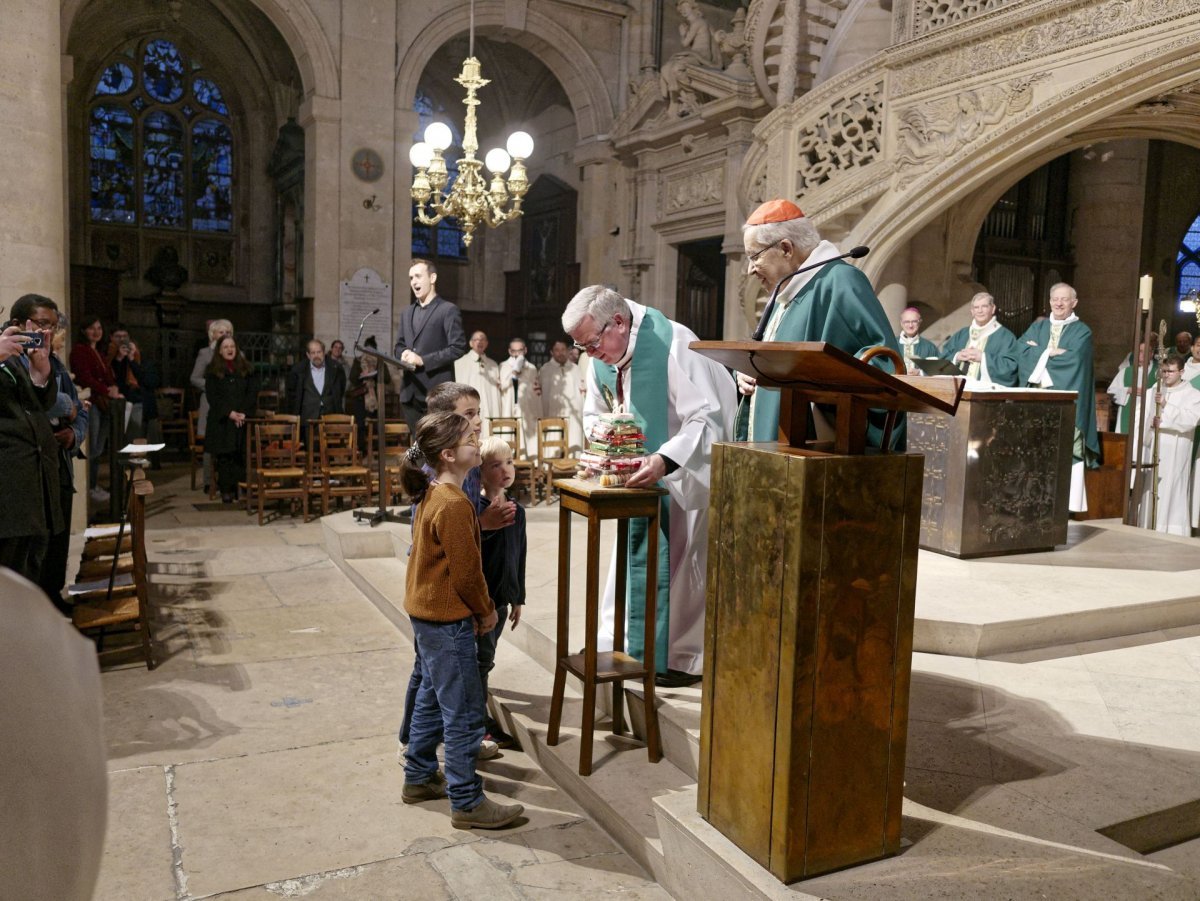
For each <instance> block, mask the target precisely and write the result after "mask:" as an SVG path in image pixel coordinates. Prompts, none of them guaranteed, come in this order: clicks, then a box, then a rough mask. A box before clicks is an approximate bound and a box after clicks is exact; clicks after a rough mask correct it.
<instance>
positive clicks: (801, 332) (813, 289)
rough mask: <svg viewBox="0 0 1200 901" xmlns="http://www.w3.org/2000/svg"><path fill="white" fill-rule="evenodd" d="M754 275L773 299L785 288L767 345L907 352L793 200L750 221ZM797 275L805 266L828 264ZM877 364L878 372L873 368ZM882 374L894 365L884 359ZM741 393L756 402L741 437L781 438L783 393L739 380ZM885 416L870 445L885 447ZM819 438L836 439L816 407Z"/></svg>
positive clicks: (855, 273) (876, 415)
mask: <svg viewBox="0 0 1200 901" xmlns="http://www.w3.org/2000/svg"><path fill="white" fill-rule="evenodd" d="M742 240H743V243H744V244H745V248H746V262H747V266H748V272H749V274H750V275H751V276H752V277H754V278H757V279H758V281H759V283H760V284H761V285H762V286H763V290H764V291H766V292H767V294H768V295H770V294H771V293H773V292H774V291H775V290H776V288H777V287H778V288H779V293H778V295H777V296H776V298H775V303H774V304H771V305H769V309H768V311H767V312H766V313H765V315H766V317H767V321H766V322H764V323H762V324H761V325H760V329H759V331H760V333H761V334H760V335H759V337H761V338H762V340H764V341H825V342H828V343H829V344H832V345H833V346H834V347H837V348H839V349H840V350H844V351H846V352H847V353H850V354H854V355H856V356H858V355H861V354H862V353H863V352H864V351H866V350H868V349H870V348H872V347H877V346H879V345H884V346H886V347H890V348H891V349H892V350H894V351H896V353H897V354H899V353H900V345H899V343H898V342H897V341H896V336H895V334H893V332H892V326H891V323H890V322H889V321H888V318H887V314H886V313H885V312H884V310H883V305H882V304H880V302H879V298H878V297H876V296H875V291H874V290H873V289H872V288H871V283H870V282H869V281H867V277H866V276H865V275H863V273H862V271H861V270H859V269H858V268H856V267H854V266H851V265H849V264H848V263H845V262H842V261H841V260H838V259H836V258H837V256H838V255H839V253H840V251H839V250H838V248H837V247H835V246H834V245H833V244H831V243H829V242H828V241H823V240H821V235H820V234H819V233H818V232H817V227H816V225H814V224H813V222H812V220H811V219H809V218H808V217H806V216H805V215H804V213H803V212H801V210H800V208H799V207H798V206H796V205H795V204H794V203H792V202H791V201H788V200H769V201H767V202H766V203H764V204H762V205H761V206H760V207H759V208H758V209H756V210H755V211H754V212H753V213H751V214H750V218H749V219H747V220H746V224H745V226H744V227H743V229H742ZM822 262H824V265H820V266H819V268H814V269H811V270H809V271H808V272H804V273H800V274H799V275H793V274H792V273H794V272H795V271H796V270H797V269H799V268H801V267H802V266H809V265H813V264H821V263H822ZM872 365H876V364H875V363H872ZM878 365H880V366H881V368H883V369H886V370H888V371H891V364H890V363H887V362H884V361H883V360H880V361H879V363H878ZM738 388H739V390H741V392H742V394H744V395H747V396H748V397H749V398H750V401H749V404H747V403H745V402H743V404H742V409H741V410H739V412H738V424H737V430H738V438H740V439H744V438H748V439H749V440H750V441H775V440H776V439H777V437H778V434H779V389H777V388H756V385H755V380H754V379H753V378H750V377H748V376H745V375H741V374H739V375H738ZM885 415H886V414H885V413H884V412H883V411H881V410H872V411H870V413H869V414H868V417H867V445H868V446H870V447H879V445H880V443H881V441H882V439H883V422H884V417H885ZM813 420H814V423H813V425H814V427H815V429H816V433H817V435H818V437H831V436H832V434H833V430H832V419H831V418H830V417H827V416H826V414H825V413H824V412H823V411H822V409H821V408H819V407H814V408H813ZM903 442H904V428H903V425H901V424H899V423H898V424H897V428H896V430H895V431H894V432H893V446H894V447H898V448H902V447H903V446H904V444H903Z"/></svg>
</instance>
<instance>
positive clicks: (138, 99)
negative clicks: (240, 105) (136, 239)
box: [88, 37, 235, 233]
mask: <svg viewBox="0 0 1200 901" xmlns="http://www.w3.org/2000/svg"><path fill="white" fill-rule="evenodd" d="M88 137H89V147H90V160H91V163H90V168H89V171H88V178H89V188H90V218H91V220H92V221H93V222H107V223H120V224H125V225H135V226H136V225H142V226H146V227H151V228H170V229H189V230H192V231H197V232H205V233H213V232H223V233H229V232H232V231H233V191H234V168H233V162H234V150H235V148H234V137H233V128H232V125H231V123H230V121H229V105H228V103H227V102H226V100H225V96H224V94H223V93H222V91H221V88H220V86H219V85H218V84H217V82H216V81H214V80H213V79H212V78H210V77H209V76H208V75H207V74H205V69H204V66H203V64H202V63H201V62H200V61H198V60H196V59H192V58H190V57H189V56H188V55H186V54H185V53H184V52H183V51H181V50H180V49H179V47H178V46H177V45H176V44H175V43H174V42H172V41H170V40H168V39H166V38H163V37H156V38H152V39H150V40H148V41H145V42H144V43H141V44H138V43H132V44H130V45H128V46H127V47H124V48H122V49H121V51H119V53H118V54H116V55H115V58H114V59H113V60H112V61H111V62H110V63H109V64H108V65H107V67H106V68H104V69H103V70H102V71H101V73H100V75H99V77H98V78H97V80H96V86H95V90H94V92H93V103H92V105H91V107H90V108H89V110H88Z"/></svg>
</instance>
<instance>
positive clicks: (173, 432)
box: [154, 388, 195, 487]
mask: <svg viewBox="0 0 1200 901" xmlns="http://www.w3.org/2000/svg"><path fill="white" fill-rule="evenodd" d="M154 397H155V400H156V401H157V403H158V424H159V427H160V428H161V429H162V437H163V441H164V442H166V443H167V444H171V443H173V441H172V439H180V440H183V439H187V438H189V433H188V414H187V407H186V405H185V403H184V400H185V395H184V393H183V389H182V388H157V389H155V391H154ZM189 443H190V442H189ZM192 487H195V486H192Z"/></svg>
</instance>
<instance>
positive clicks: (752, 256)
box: [746, 238, 783, 263]
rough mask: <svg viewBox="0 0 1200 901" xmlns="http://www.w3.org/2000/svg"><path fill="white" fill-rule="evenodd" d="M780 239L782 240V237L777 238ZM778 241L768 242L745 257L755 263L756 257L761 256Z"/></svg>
mask: <svg viewBox="0 0 1200 901" xmlns="http://www.w3.org/2000/svg"><path fill="white" fill-rule="evenodd" d="M782 240H783V238H780V239H779V241H782ZM779 241H772V242H771V243H770V244H768V245H767V246H766V247H764V248H763V249H762V250H757V251H755V252H754V253H752V254H750V255H749V256H748V257H747V258H746V259H748V260H749V261H750V262H751V263H757V262H758V258H759V257H761V256H762V255H763V254H764V253H766V252H767V251H768V250H770V249H771V248H772V247H774V246H775V245H776V244H778V243H779Z"/></svg>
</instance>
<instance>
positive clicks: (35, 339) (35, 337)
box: [13, 332, 42, 350]
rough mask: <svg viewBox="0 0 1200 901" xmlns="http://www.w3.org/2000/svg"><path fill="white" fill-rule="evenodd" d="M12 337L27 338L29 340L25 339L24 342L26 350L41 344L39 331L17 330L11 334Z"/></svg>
mask: <svg viewBox="0 0 1200 901" xmlns="http://www.w3.org/2000/svg"><path fill="white" fill-rule="evenodd" d="M13 337H14V338H28V339H29V340H27V341H26V342H25V349H26V350H34V349H35V348H38V347H41V346H42V333H41V332H17V333H16V334H15V335H13Z"/></svg>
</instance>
